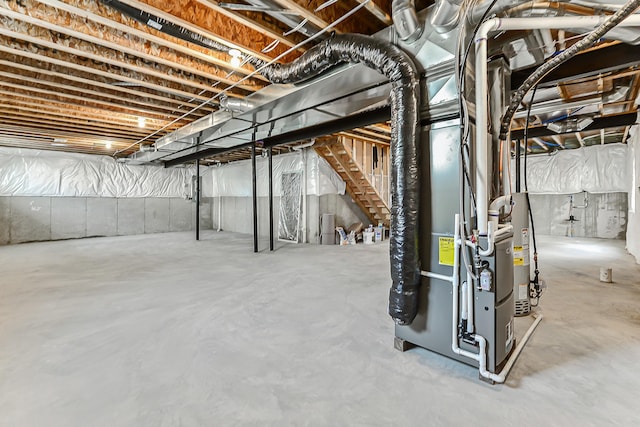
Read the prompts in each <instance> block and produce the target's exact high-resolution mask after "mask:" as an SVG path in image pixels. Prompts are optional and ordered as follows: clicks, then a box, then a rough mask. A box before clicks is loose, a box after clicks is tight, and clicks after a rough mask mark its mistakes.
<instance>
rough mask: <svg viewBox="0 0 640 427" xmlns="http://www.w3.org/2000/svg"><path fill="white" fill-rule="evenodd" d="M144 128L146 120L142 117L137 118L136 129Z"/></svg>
mask: <svg viewBox="0 0 640 427" xmlns="http://www.w3.org/2000/svg"><path fill="white" fill-rule="evenodd" d="M145 126H147V119H145V118H144V117H138V127H139V128H143V127H145Z"/></svg>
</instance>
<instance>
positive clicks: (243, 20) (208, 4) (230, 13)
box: [196, 0, 304, 52]
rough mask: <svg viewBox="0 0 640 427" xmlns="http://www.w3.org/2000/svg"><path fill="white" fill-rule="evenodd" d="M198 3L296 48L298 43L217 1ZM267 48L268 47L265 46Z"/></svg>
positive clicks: (203, 0) (210, 0)
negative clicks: (224, 6) (222, 5)
mask: <svg viewBox="0 0 640 427" xmlns="http://www.w3.org/2000/svg"><path fill="white" fill-rule="evenodd" d="M196 1H197V2H198V3H200V4H202V5H203V6H205V7H208V8H210V9H212V10H213V11H215V12H217V13H221V14H223V15H225V16H226V17H228V18H231V19H233V20H234V21H236V22H238V23H240V24H242V25H245V26H247V27H249V28H251V29H253V30H255V31H258V32H260V33H263V34H266V35H267V36H269V37H271V38H272V39H273V40H277V41H278V42H279V43H282V44H283V45H285V46H288V47H293V46H295V45H296V44H297V43H295V42H293V41H292V40H289V39H288V38H287V37H284V36H282V35H281V34H280V33H278V32H276V31H274V30H272V29H271V28H269V27H267V26H266V25H264V24H261V23H259V22H256V21H254V20H252V19H249V18H248V17H246V16H244V15H243V14H241V13H238V12H235V11H233V10H229V9H225V8H223V7H220V2H218V1H216V0H196ZM265 47H266V46H265ZM298 50H299V51H301V52H303V51H304V48H298Z"/></svg>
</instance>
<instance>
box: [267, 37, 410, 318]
mask: <svg viewBox="0 0 640 427" xmlns="http://www.w3.org/2000/svg"><path fill="white" fill-rule="evenodd" d="M342 63H361V64H363V65H365V66H367V67H368V68H371V69H374V70H376V71H378V72H379V73H381V74H383V75H384V76H386V77H387V78H388V79H389V81H390V82H391V94H390V103H391V240H390V257H391V279H392V280H393V284H392V286H391V290H390V292H389V314H390V315H391V317H392V318H393V319H394V321H395V322H396V323H397V324H400V325H407V324H410V323H411V322H412V321H413V319H414V318H415V316H416V313H417V311H418V285H419V283H420V270H419V267H418V248H417V217H418V194H419V191H418V190H419V182H418V160H417V158H418V156H417V154H418V153H417V149H418V143H417V141H418V135H417V132H418V105H419V103H420V99H419V98H420V88H419V86H418V84H419V76H418V73H417V71H416V69H415V66H414V64H413V62H412V61H411V59H410V58H409V56H408V55H407V54H406V53H405V52H403V51H402V50H400V49H399V48H398V47H397V46H394V45H393V44H391V43H389V42H386V41H383V40H378V39H375V38H372V37H369V36H363V35H358V34H344V35H334V36H333V37H332V38H330V39H328V40H325V41H323V42H322V43H320V44H318V45H317V46H315V47H314V48H312V49H310V50H308V51H307V52H305V53H304V54H303V55H302V56H301V57H300V58H298V59H297V60H295V61H293V62H292V63H289V64H274V65H272V66H269V67H267V68H266V69H264V70H263V71H262V72H261V73H262V75H264V76H265V77H266V78H267V79H269V80H270V81H271V82H273V83H298V82H301V81H304V80H307V79H310V78H312V77H315V76H317V75H319V74H321V73H322V72H324V71H326V70H328V69H329V68H331V67H333V66H335V65H337V64H342Z"/></svg>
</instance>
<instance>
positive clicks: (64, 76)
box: [0, 46, 215, 111]
mask: <svg viewBox="0 0 640 427" xmlns="http://www.w3.org/2000/svg"><path fill="white" fill-rule="evenodd" d="M2 50H3V49H2V46H0V51H2ZM8 51H13V52H15V55H16V59H18V58H17V56H19V55H18V54H19V53H20V51H19V50H17V49H15V50H14V49H9V48H7V49H6V50H5V52H8ZM26 57H27V58H29V59H33V58H32V57H30V56H26ZM20 59H21V61H17V60H14V61H5V60H2V59H0V65H4V66H7V67H11V68H15V69H18V70H24V71H29V72H32V73H35V74H36V75H37V76H38V77H39V79H38V80H39V82H40V83H41V84H44V82H45V81H47V80H44V78H50V77H53V78H57V79H61V80H68V81H72V82H76V83H81V84H83V85H87V86H90V87H94V86H95V87H99V88H103V89H106V90H110V91H114V92H120V93H124V94H127V95H131V98H123V99H130V102H133V103H137V104H140V105H153V106H154V108H159V109H165V110H168V111H174V110H176V109H179V108H180V106H184V107H189V108H193V107H196V106H197V104H193V103H190V102H188V101H184V100H182V99H175V98H171V97H169V96H167V95H165V96H160V95H156V94H154V93H149V92H144V91H141V90H135V89H131V88H128V87H122V86H115V85H113V84H110V83H105V82H101V81H98V80H92V79H86V78H84V77H80V76H77V75H74V74H73V71H74V70H65V71H66V72H65V73H60V72H58V71H55V70H52V69H51V68H46V67H43V68H36V67H32V66H29V65H25V63H24V62H26V61H25V58H20ZM45 62H46V63H49V62H48V61H45ZM50 64H51V65H55V66H60V65H59V64H57V63H50ZM77 71H81V72H85V70H77ZM86 72H87V73H88V72H89V71H86ZM43 74H44V76H43ZM23 78H24V77H23ZM51 84H54V85H58V84H60V82H59V81H53V82H51ZM72 87H76V88H80V86H72ZM83 90H88V89H83ZM87 93H97V94H100V95H102V96H108V95H109V94H108V92H104V91H99V92H98V91H93V90H89V91H88V92H87ZM147 98H148V99H150V100H154V101H160V102H162V103H166V104H173V105H162V104H159V103H158V102H143V100H145V99H147ZM202 109H208V110H210V111H215V110H213V108H211V107H202Z"/></svg>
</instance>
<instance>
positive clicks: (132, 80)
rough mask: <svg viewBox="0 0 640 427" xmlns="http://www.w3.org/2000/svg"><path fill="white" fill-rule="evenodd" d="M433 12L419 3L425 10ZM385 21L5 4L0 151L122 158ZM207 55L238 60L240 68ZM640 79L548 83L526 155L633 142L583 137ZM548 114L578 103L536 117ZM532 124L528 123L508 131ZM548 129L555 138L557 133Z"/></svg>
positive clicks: (351, 3) (364, 5)
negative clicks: (315, 49)
mask: <svg viewBox="0 0 640 427" xmlns="http://www.w3.org/2000/svg"><path fill="white" fill-rule="evenodd" d="M430 3H432V2H430V1H426V0H423V1H418V2H416V4H417V7H418V8H419V9H420V8H423V7H425V6H427V5H429V4H430ZM356 9H357V11H355V12H354V10H356ZM390 9H391V1H383V0H370V1H369V2H365V1H364V0H337V1H333V0H328V1H324V0H313V1H305V0H245V1H239V0H230V1H228V2H218V1H215V0H190V1H180V2H174V1H170V0H119V1H115V0H64V1H60V0H19V1H6V0H5V1H2V0H0V145H5V146H13V147H27V148H38V149H48V150H61V151H72V152H82V153H92V154H104V155H113V156H116V157H126V156H127V155H129V154H131V153H133V152H135V151H138V150H139V149H140V148H141V146H148V145H151V144H153V143H154V142H155V141H156V140H157V139H158V138H160V137H162V136H164V135H166V134H167V133H170V132H171V131H173V130H175V129H177V128H180V127H182V126H184V125H186V124H188V123H191V122H193V121H195V120H197V119H198V118H200V117H203V116H206V115H208V114H210V113H212V112H214V111H216V110H218V109H219V101H220V99H222V98H224V97H229V98H243V97H245V96H247V95H249V94H251V93H253V92H255V91H257V90H260V89H261V88H263V87H265V86H266V85H267V84H268V83H267V82H266V80H265V79H264V78H263V77H262V76H260V75H259V74H252V72H253V68H252V67H251V66H250V65H242V61H243V60H246V59H247V58H248V57H256V58H260V59H263V60H267V61H271V60H274V59H277V61H279V62H289V61H292V60H294V59H295V58H297V57H298V56H300V55H301V54H302V53H303V52H304V51H305V50H306V49H309V48H310V47H312V46H313V45H314V44H317V43H318V42H320V41H321V40H322V39H324V38H326V37H328V33H327V34H320V35H318V36H317V37H316V36H314V34H317V33H318V32H320V31H321V30H323V29H326V28H327V27H329V26H330V24H332V23H334V22H335V21H336V20H342V19H343V18H344V17H346V16H347V15H349V14H350V13H353V14H352V15H349V16H348V18H346V19H344V20H342V21H341V22H340V23H338V24H337V25H336V26H335V27H334V28H332V29H331V31H336V32H339V33H347V32H356V33H362V34H374V33H376V32H378V31H379V30H381V29H383V28H385V27H387V26H388V25H389V24H390V23H391V19H390V15H391V10H390ZM581 11H582V12H581V13H584V14H598V13H603V12H602V11H596V10H593V9H588V8H581ZM186 35H189V37H185V36H186ZM309 37H315V38H314V39H313V40H311V41H307V39H308V38H309ZM554 37H555V39H556V40H557V42H555V44H554V46H553V49H554V50H555V51H559V50H562V49H564V48H566V47H567V46H569V45H570V44H571V43H574V42H575V41H576V38H575V36H574V35H572V34H568V33H567V34H563V33H562V32H559V33H558V32H557V33H554ZM305 41H307V42H306V43H305ZM212 44H218V45H224V46H226V47H228V48H233V49H236V50H237V57H238V61H239V62H240V65H235V64H233V65H232V62H233V57H232V56H231V55H229V54H226V53H220V52H218V51H217V50H214V49H211V48H209V47H208V46H211V45H212ZM616 45H617V44H616V43H611V42H606V43H601V44H600V45H598V46H597V47H596V48H595V50H598V49H612V48H615V46H616ZM634 48H635V46H634ZM587 54H588V53H587ZM579 56H581V55H579ZM585 57H586V56H585ZM636 63H637V62H636ZM603 67H604V65H603ZM638 71H639V70H638V69H637V67H636V66H635V64H632V65H628V66H624V67H623V66H620V67H618V68H616V69H614V70H604V69H595V70H594V71H593V72H592V73H591V74H590V75H586V76H585V75H579V76H578V74H580V73H579V70H577V69H576V70H575V74H576V75H575V76H565V77H564V78H562V79H560V80H558V81H554V82H551V83H547V84H545V85H541V87H540V88H539V90H540V92H539V93H540V94H541V95H542V94H543V93H544V99H543V98H542V97H540V98H538V97H536V99H535V100H534V108H533V110H532V114H531V117H530V126H533V127H534V128H536V129H537V132H538V133H539V134H540V136H530V137H529V138H528V139H527V144H526V145H527V149H528V150H529V151H530V152H534V153H537V152H551V151H554V150H561V149H568V148H577V147H581V146H588V145H593V144H603V143H612V142H624V141H626V137H627V135H628V131H629V125H627V124H625V125H619V126H610V127H607V128H605V129H602V130H601V129H597V130H590V128H589V127H588V126H587V127H585V126H583V125H588V123H589V121H590V120H591V121H593V120H596V121H597V120H599V119H600V118H608V117H612V116H616V115H620V114H629V113H634V112H635V110H636V104H635V102H634V101H635V99H636V97H637V96H638V90H639V88H640V79H639V77H638ZM591 101H592V102H591ZM544 102H549V103H553V102H556V103H570V104H569V105H574V104H580V102H582V104H584V105H578V106H576V107H571V108H564V106H562V105H559V106H558V108H557V109H555V110H553V109H549V108H546V109H542V110H540V109H538V110H536V108H537V107H539V106H540V105H539V104H542V103H544ZM554 123H555V125H554ZM616 123H617V122H616ZM524 124H525V119H524V118H523V117H522V113H521V117H520V118H519V119H517V120H516V121H515V123H514V132H516V133H517V132H518V129H519V128H520V129H521V128H522V127H524ZM563 126H564V127H563ZM591 126H592V127H593V125H591ZM572 127H573V128H572ZM552 128H555V129H556V130H558V132H552V133H551V134H549V132H548V129H552ZM572 129H573V130H574V131H571V130H572ZM545 133H546V134H545ZM543 134H544V135H543ZM345 135H346V136H348V137H350V138H359V139H362V140H367V141H373V142H380V143H388V141H389V139H390V129H389V127H388V125H387V124H384V123H383V124H379V125H374V126H369V127H367V128H364V129H354V130H353V131H350V132H347V133H345ZM517 143H518V141H515V142H514V144H517ZM519 143H520V144H521V145H522V146H523V147H524V146H525V142H524V140H523V139H520V141H519ZM514 146H515V145H514ZM289 148H290V147H287V146H285V147H282V148H280V149H279V150H287V149H289ZM246 156H247V153H242V152H240V153H235V154H228V155H226V156H224V157H223V158H222V160H223V161H228V160H236V159H238V158H242V157H246ZM214 160H216V161H220V159H214Z"/></svg>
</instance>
